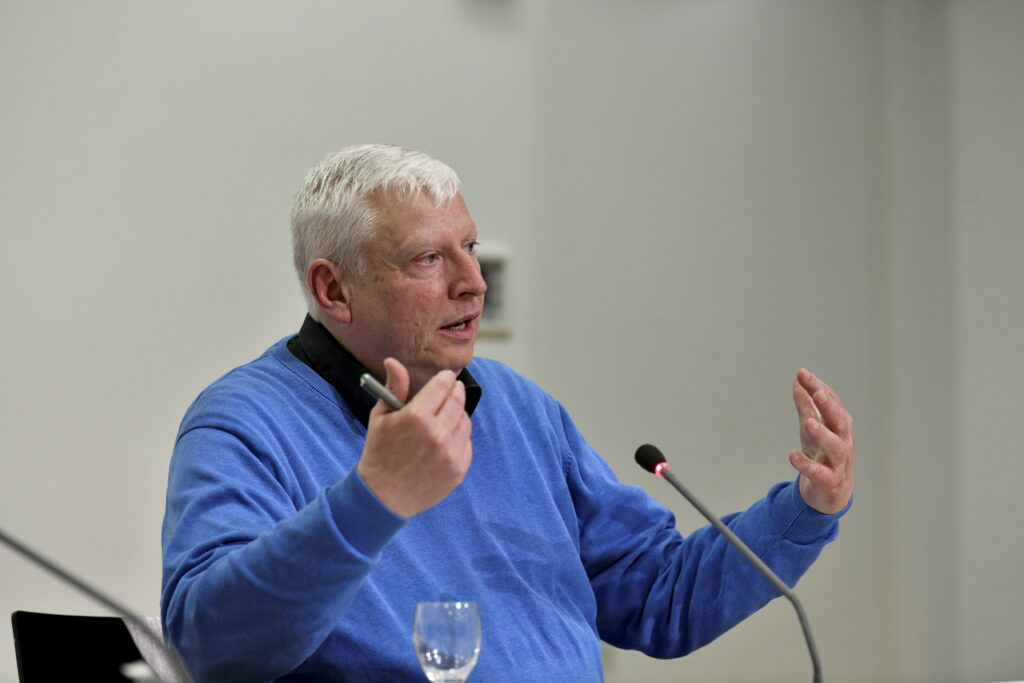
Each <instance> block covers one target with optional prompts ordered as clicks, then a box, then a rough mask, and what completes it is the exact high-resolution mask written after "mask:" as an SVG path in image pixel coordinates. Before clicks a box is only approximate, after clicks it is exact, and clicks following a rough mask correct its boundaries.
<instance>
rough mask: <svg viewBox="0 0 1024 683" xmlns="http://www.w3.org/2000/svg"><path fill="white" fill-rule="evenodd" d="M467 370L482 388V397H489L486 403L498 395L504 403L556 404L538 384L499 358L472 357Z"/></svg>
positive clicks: (553, 405)
mask: <svg viewBox="0 0 1024 683" xmlns="http://www.w3.org/2000/svg"><path fill="white" fill-rule="evenodd" d="M469 372H470V374H472V375H473V378H474V379H475V380H476V381H477V382H479V384H480V386H481V387H482V388H483V396H484V398H485V399H487V398H488V397H490V399H491V400H490V401H488V403H490V404H492V405H493V399H494V398H495V397H498V396H500V397H502V399H503V402H505V403H511V404H519V403H522V402H524V401H525V402H528V403H529V404H530V405H532V406H536V407H540V406H541V405H546V406H548V407H551V408H555V407H557V406H558V403H557V401H555V399H554V398H553V397H552V396H551V395H550V394H548V393H547V391H545V390H544V389H543V388H542V387H541V386H540V385H539V384H537V383H536V382H535V381H533V380H532V379H530V378H529V377H527V376H526V375H523V374H522V373H520V372H518V371H516V370H514V369H512V368H511V367H509V366H508V365H506V364H505V363H503V362H501V361H499V360H494V359H492V358H479V357H478V358H474V359H473V362H472V363H470V365H469Z"/></svg>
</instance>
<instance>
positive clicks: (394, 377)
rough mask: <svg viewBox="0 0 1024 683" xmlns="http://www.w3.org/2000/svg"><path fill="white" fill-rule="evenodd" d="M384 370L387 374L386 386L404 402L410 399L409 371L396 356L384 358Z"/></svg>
mask: <svg viewBox="0 0 1024 683" xmlns="http://www.w3.org/2000/svg"><path fill="white" fill-rule="evenodd" d="M384 372H385V373H386V374H387V376H386V378H385V381H384V386H386V387H387V389H388V391H390V392H391V393H392V394H394V395H395V398H397V399H398V400H399V401H401V402H402V403H405V402H406V401H407V400H408V399H409V371H408V370H406V368H405V366H404V365H402V363H401V362H400V361H398V360H396V359H394V358H385V359H384Z"/></svg>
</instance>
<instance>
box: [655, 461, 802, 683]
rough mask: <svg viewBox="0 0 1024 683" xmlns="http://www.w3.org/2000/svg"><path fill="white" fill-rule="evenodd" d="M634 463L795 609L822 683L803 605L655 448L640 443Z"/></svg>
mask: <svg viewBox="0 0 1024 683" xmlns="http://www.w3.org/2000/svg"><path fill="white" fill-rule="evenodd" d="M636 462H637V464H638V465H640V466H641V467H643V468H644V469H645V470H647V471H648V472H651V473H653V474H656V475H657V476H659V477H661V478H662V479H664V480H665V481H667V482H668V483H669V484H671V485H672V486H673V487H675V489H676V490H677V491H679V493H681V494H682V495H683V497H684V498H686V500H688V501H690V504H691V505H693V507H695V508H697V510H698V511H699V512H700V514H701V515H703V516H704V518H705V519H707V520H708V521H709V522H711V525H712V526H713V527H715V529H717V530H718V532H719V533H720V534H722V535H723V536H725V538H726V540H727V541H729V543H731V544H732V546H733V547H734V548H736V549H737V550H739V551H740V553H741V554H742V555H743V557H744V558H746V560H747V561H748V562H749V563H750V564H752V565H753V566H754V568H756V569H757V570H758V571H759V572H761V574H763V575H764V577H765V578H766V579H768V581H770V582H771V584H772V585H773V586H775V588H776V590H778V591H779V592H780V593H782V595H783V596H785V598H786V599H787V600H789V602H790V603H792V605H793V609H795V610H796V616H797V618H798V619H799V620H800V628H802V629H803V632H804V639H805V640H806V641H807V649H808V650H809V651H810V654H811V664H812V666H813V667H814V683H822V678H821V662H820V661H819V659H818V649H817V647H815V645H814V636H813V635H811V624H810V622H809V621H808V620H807V613H806V612H804V606H803V605H802V604H801V602H800V599H799V598H798V597H796V593H794V592H793V591H792V590H790V588H789V586H787V585H786V584H785V583H784V582H783V581H782V579H780V578H779V577H778V575H777V574H776V573H775V572H773V571H772V570H771V568H770V567H769V566H768V565H767V564H765V563H764V561H763V560H761V558H760V557H758V556H757V555H756V554H754V551H753V550H751V549H750V548H749V547H748V546H747V544H746V543H744V542H743V541H742V540H740V538H739V537H738V536H737V535H736V534H734V533H733V531H732V529H730V528H729V527H727V526H726V525H725V524H724V523H723V522H722V520H720V519H719V518H718V517H717V516H715V515H714V514H713V513H712V512H711V511H710V510H709V509H708V508H707V507H705V505H704V504H703V503H701V502H700V501H699V500H698V499H697V497H696V496H694V495H693V494H692V493H690V491H689V490H687V488H686V487H685V486H684V485H683V483H682V482H681V481H679V478H678V477H676V475H675V474H674V473H673V472H672V470H671V469H670V468H669V465H668V462H667V461H666V460H665V456H664V455H662V454H661V451H660V450H658V448H657V447H656V446H652V445H650V444H644V445H643V446H640V448H638V449H636Z"/></svg>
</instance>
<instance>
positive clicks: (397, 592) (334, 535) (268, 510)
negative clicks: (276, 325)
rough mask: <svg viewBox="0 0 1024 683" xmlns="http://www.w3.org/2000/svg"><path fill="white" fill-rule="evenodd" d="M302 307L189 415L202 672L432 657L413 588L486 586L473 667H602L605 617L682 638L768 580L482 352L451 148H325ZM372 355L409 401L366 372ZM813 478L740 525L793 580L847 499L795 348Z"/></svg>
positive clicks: (165, 605)
mask: <svg viewBox="0 0 1024 683" xmlns="http://www.w3.org/2000/svg"><path fill="white" fill-rule="evenodd" d="M292 230H293V238H294V247H295V262H296V267H297V270H298V272H299V274H300V277H301V279H302V282H303V287H304V290H305V293H306V297H307V301H308V306H309V315H308V316H307V318H306V321H305V322H304V324H303V325H302V328H301V330H300V332H299V334H298V335H297V336H292V337H290V338H285V339H283V340H282V341H280V342H278V343H277V344H275V345H274V346H272V347H271V348H270V349H269V350H268V351H267V352H266V353H265V354H264V355H263V356H262V357H260V358H258V359H257V360H255V361H253V362H251V363H249V364H247V365H244V366H242V367H240V368H237V369H235V370H233V371H232V372H230V373H228V374H227V375H226V376H224V377H222V378H221V379H219V380H218V381H217V382H215V383H214V384H213V385H211V386H210V387H209V388H207V389H206V390H205V391H204V392H203V393H202V394H201V395H200V396H199V397H198V398H197V399H196V401H195V403H194V404H193V406H192V407H191V408H190V409H189V411H188V413H187V414H186V415H185V418H184V420H183V421H182V425H181V429H180V432H179V435H178V439H177V442H176V445H175V452H174V456H173V459H172V465H171V472H170V479H169V486H168V497H167V514H166V518H165V522H164V534H163V545H164V586H163V596H162V601H161V608H162V613H163V619H164V628H165V633H166V634H167V637H168V638H169V640H170V641H171V643H173V644H174V646H175V647H177V648H178V649H179V650H180V652H181V653H182V655H183V656H184V658H185V660H186V661H187V662H188V665H189V668H190V669H191V671H192V673H193V675H194V676H195V678H196V679H197V680H200V681H206V680H209V681H231V680H240V681H243V680H244V681H266V680H332V681H405V680H408V681H419V680H423V674H422V673H421V671H420V670H419V665H418V663H417V660H416V657H415V654H414V652H413V648H412V645H411V642H410V633H411V625H412V618H413V613H414V610H415V605H416V603H417V602H421V601H434V600H446V599H448V600H470V601H475V602H477V603H478V604H479V609H480V615H481V620H482V622H483V630H484V636H483V645H482V648H481V653H480V658H479V662H478V664H477V667H476V669H475V670H474V674H473V676H474V679H478V680H481V681H541V680H544V681H547V680H559V681H599V680H601V679H602V676H603V674H602V670H601V659H600V645H599V640H600V639H604V640H606V641H607V642H609V643H611V644H613V645H616V646H618V647H625V648H636V649H640V650H643V651H645V652H647V653H649V654H651V655H653V656H657V657H674V656H681V655H683V654H685V653H687V652H689V651H691V650H692V649H694V648H696V647H699V646H701V645H703V644H705V643H707V642H709V641H711V640H712V639H714V638H715V637H717V636H718V635H720V634H721V633H722V632H724V631H725V630H727V629H728V628H730V627H731V626H733V625H735V624H736V623H738V622H739V621H741V620H742V619H744V618H745V617H746V616H748V615H749V614H751V613H752V612H753V611H755V610H757V609H758V608H760V607H761V606H762V605H764V604H765V603H766V602H767V601H768V600H770V599H771V598H772V597H774V595H775V592H774V590H773V589H772V588H771V587H770V585H769V584H768V582H767V581H765V580H764V579H763V578H762V577H761V576H760V575H759V574H757V572H756V571H755V570H753V569H752V568H750V567H749V566H747V564H746V562H745V561H744V560H743V559H742V558H741V557H740V556H739V554H738V553H735V552H732V551H727V549H726V544H725V543H724V541H723V540H722V539H721V538H720V537H719V536H718V535H717V532H715V531H714V530H713V529H710V528H705V529H703V530H700V531H698V532H696V533H694V534H692V535H691V536H690V537H688V538H685V539H684V538H683V537H682V536H681V535H680V534H679V533H678V532H677V531H676V530H675V529H674V528H673V527H674V520H673V518H672V515H671V514H670V513H669V512H668V511H667V510H666V509H664V508H663V507H662V506H660V505H659V504H657V503H656V502H654V501H653V500H652V499H651V498H650V497H649V496H647V495H646V494H645V493H644V492H643V491H641V490H639V489H636V488H634V487H628V486H625V485H623V484H621V483H620V482H618V481H617V480H616V478H615V476H614V474H613V473H612V471H611V469H610V468H609V467H608V466H607V464H605V463H604V461H603V460H601V458H600V457H599V456H598V455H597V453H596V452H594V451H593V450H592V449H591V448H590V447H589V446H588V445H587V443H586V442H585V441H584V439H583V437H582V436H581V435H580V434H579V432H578V431H577V430H576V428H575V426H574V425H573V423H572V420H571V419H570V417H569V416H568V414H567V413H566V412H565V410H564V409H563V408H562V407H561V406H560V405H559V404H558V403H557V402H556V401H555V400H554V399H552V398H551V397H550V396H548V395H547V394H545V393H544V392H543V391H542V390H540V389H539V388H538V387H537V386H536V385H534V384H533V383H531V382H529V381H528V380H526V379H524V378H523V377H521V376H519V375H517V374H516V373H514V372H513V371H512V370H510V369H509V368H507V367H505V366H504V365H502V364H500V363H497V362H494V361H489V360H485V359H474V358H473V343H474V340H475V338H476V333H477V330H478V327H479V321H480V313H481V310H482V306H483V300H484V293H485V291H486V289H487V285H486V284H485V283H484V281H483V279H482V278H481V275H480V267H479V265H478V263H477V261H476V258H475V256H474V249H475V246H476V241H477V232H476V226H475V225H474V223H473V221H472V219H471V218H470V216H469V213H468V211H467V209H466V205H465V203H464V202H463V199H462V196H461V195H460V194H459V180H458V178H457V176H456V175H455V173H454V172H453V171H452V170H451V169H450V168H448V167H447V166H445V165H444V164H441V163H440V162H438V161H436V160H434V159H431V158H430V157H427V156H426V155H423V154H419V153H416V152H410V151H407V150H403V149H400V148H395V147H388V146H381V145H367V146H361V147H354V148H347V149H344V150H342V151H340V152H338V153H337V154H335V155H332V156H329V157H327V158H326V159H325V160H324V161H323V162H321V164H320V165H319V166H318V167H317V168H315V169H314V170H313V171H312V172H311V173H310V174H309V176H308V177H307V179H306V182H305V184H304V186H303V188H302V190H301V191H300V192H299V194H298V196H297V197H296V200H295V205H294V207H293V211H292ZM366 371H369V372H370V373H372V374H373V375H375V376H376V377H378V378H381V379H386V383H387V386H388V388H389V389H390V390H391V391H392V392H393V393H394V394H395V395H396V396H397V397H398V398H399V399H400V400H402V401H403V402H406V405H405V406H404V407H403V408H401V409H400V410H392V409H390V408H388V407H387V406H386V405H384V403H383V402H378V403H376V404H374V401H373V400H372V399H371V398H370V397H369V396H367V395H366V394H365V393H363V392H362V391H361V389H360V388H359V377H360V375H361V374H362V373H363V372H366ZM793 396H794V401H795V403H796V407H797V412H798V415H799V418H800V423H801V427H800V436H801V444H802V452H798V451H794V452H793V453H792V454H791V455H790V461H791V463H792V464H793V466H794V467H795V468H796V469H797V470H798V471H799V472H800V476H799V478H798V483H796V482H794V483H784V484H779V485H777V486H775V487H774V488H772V490H771V491H770V492H769V494H768V495H767V497H766V498H765V499H763V500H761V501H759V502H757V503H755V504H754V505H753V506H752V507H751V508H749V509H748V510H747V511H745V512H743V513H740V514H737V515H731V516H729V517H727V518H726V519H727V522H728V523H729V524H730V526H731V527H732V528H733V530H734V531H735V532H736V533H737V534H738V535H739V536H740V537H741V538H743V539H744V540H745V541H746V542H747V543H748V544H749V545H750V546H751V547H752V548H753V550H754V551H755V552H757V553H758V554H759V555H761V556H762V557H763V558H765V560H766V561H767V562H768V563H769V564H770V565H771V566H772V567H773V569H775V570H776V572H777V573H779V574H780V575H781V576H782V578H783V579H784V580H785V581H787V582H788V583H790V584H793V583H795V582H796V580H797V579H798V578H799V576H800V575H802V573H803V572H804V571H805V570H806V569H807V567H808V566H809V565H810V564H811V562H812V561H813V560H814V559H815V558H816V557H817V555H818V553H819V552H820V549H821V547H822V546H823V545H824V544H825V543H827V542H828V541H830V540H832V538H834V537H835V535H836V533H837V528H838V522H837V520H838V517H839V516H840V515H841V514H842V513H843V512H844V511H845V510H846V508H847V507H848V505H849V504H850V500H851V496H852V489H853V469H854V444H853V426H852V421H851V419H850V416H849V414H848V413H847V412H846V411H845V409H844V408H843V407H842V404H841V403H840V402H839V399H838V398H837V397H836V395H835V394H834V393H833V392H832V390H831V389H829V388H828V387H827V386H826V385H825V384H824V383H822V382H821V381H820V380H818V379H817V378H816V377H814V376H813V375H812V374H811V373H809V372H807V371H805V370H802V371H801V372H800V373H799V374H798V376H797V379H796V381H795V382H794V385H793Z"/></svg>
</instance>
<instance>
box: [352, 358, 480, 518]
mask: <svg viewBox="0 0 1024 683" xmlns="http://www.w3.org/2000/svg"><path fill="white" fill-rule="evenodd" d="M384 370H385V372H387V383H386V386H387V388H388V390H390V391H391V393H393V394H394V395H395V396H396V397H397V398H398V400H400V401H405V400H406V399H407V398H408V395H409V372H408V370H406V369H405V366H404V365H402V364H401V363H400V362H398V361H397V360H395V359H394V358H388V359H386V360H385V361H384ZM465 406H466V387H465V385H463V384H462V382H459V381H458V380H456V379H455V373H454V372H452V371H451V370H443V371H441V372H439V373H437V374H436V375H434V377H432V378H431V379H430V381H429V382H427V383H426V384H425V385H424V386H423V388H422V389H420V391H419V392H418V393H417V394H416V395H415V396H414V397H413V398H412V400H411V401H409V402H408V403H406V405H405V407H403V408H402V409H401V410H397V411H394V410H391V409H390V408H388V407H387V406H386V405H385V404H384V402H383V401H377V405H376V406H374V408H373V410H372V411H371V412H370V422H369V425H368V428H367V434H366V446H365V447H364V449H363V455H362V457H361V458H360V460H359V465H358V467H357V468H358V471H359V475H360V476H361V477H362V478H363V481H364V482H365V483H366V485H367V486H368V487H369V488H370V490H371V491H373V494H374V495H375V496H377V499H378V500H380V501H381V502H382V503H383V504H384V505H385V506H386V507H387V508H388V509H389V510H391V511H392V512H394V513H395V514H396V515H399V516H401V517H405V518H406V519H408V518H410V517H412V516H414V515H417V514H419V513H420V512H423V511H424V510H426V509H428V508H431V507H433V506H434V505H436V504H437V503H439V502H441V501H442V500H443V499H444V498H445V497H446V496H447V495H448V494H449V493H451V492H452V490H454V489H455V487H456V486H458V485H459V484H460V483H461V482H462V479H463V478H464V477H465V476H466V472H467V471H468V470H469V464H470V462H472V460H473V444H472V442H471V441H470V439H469V435H470V432H471V431H472V422H470V419H469V416H468V415H466V409H465Z"/></svg>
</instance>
